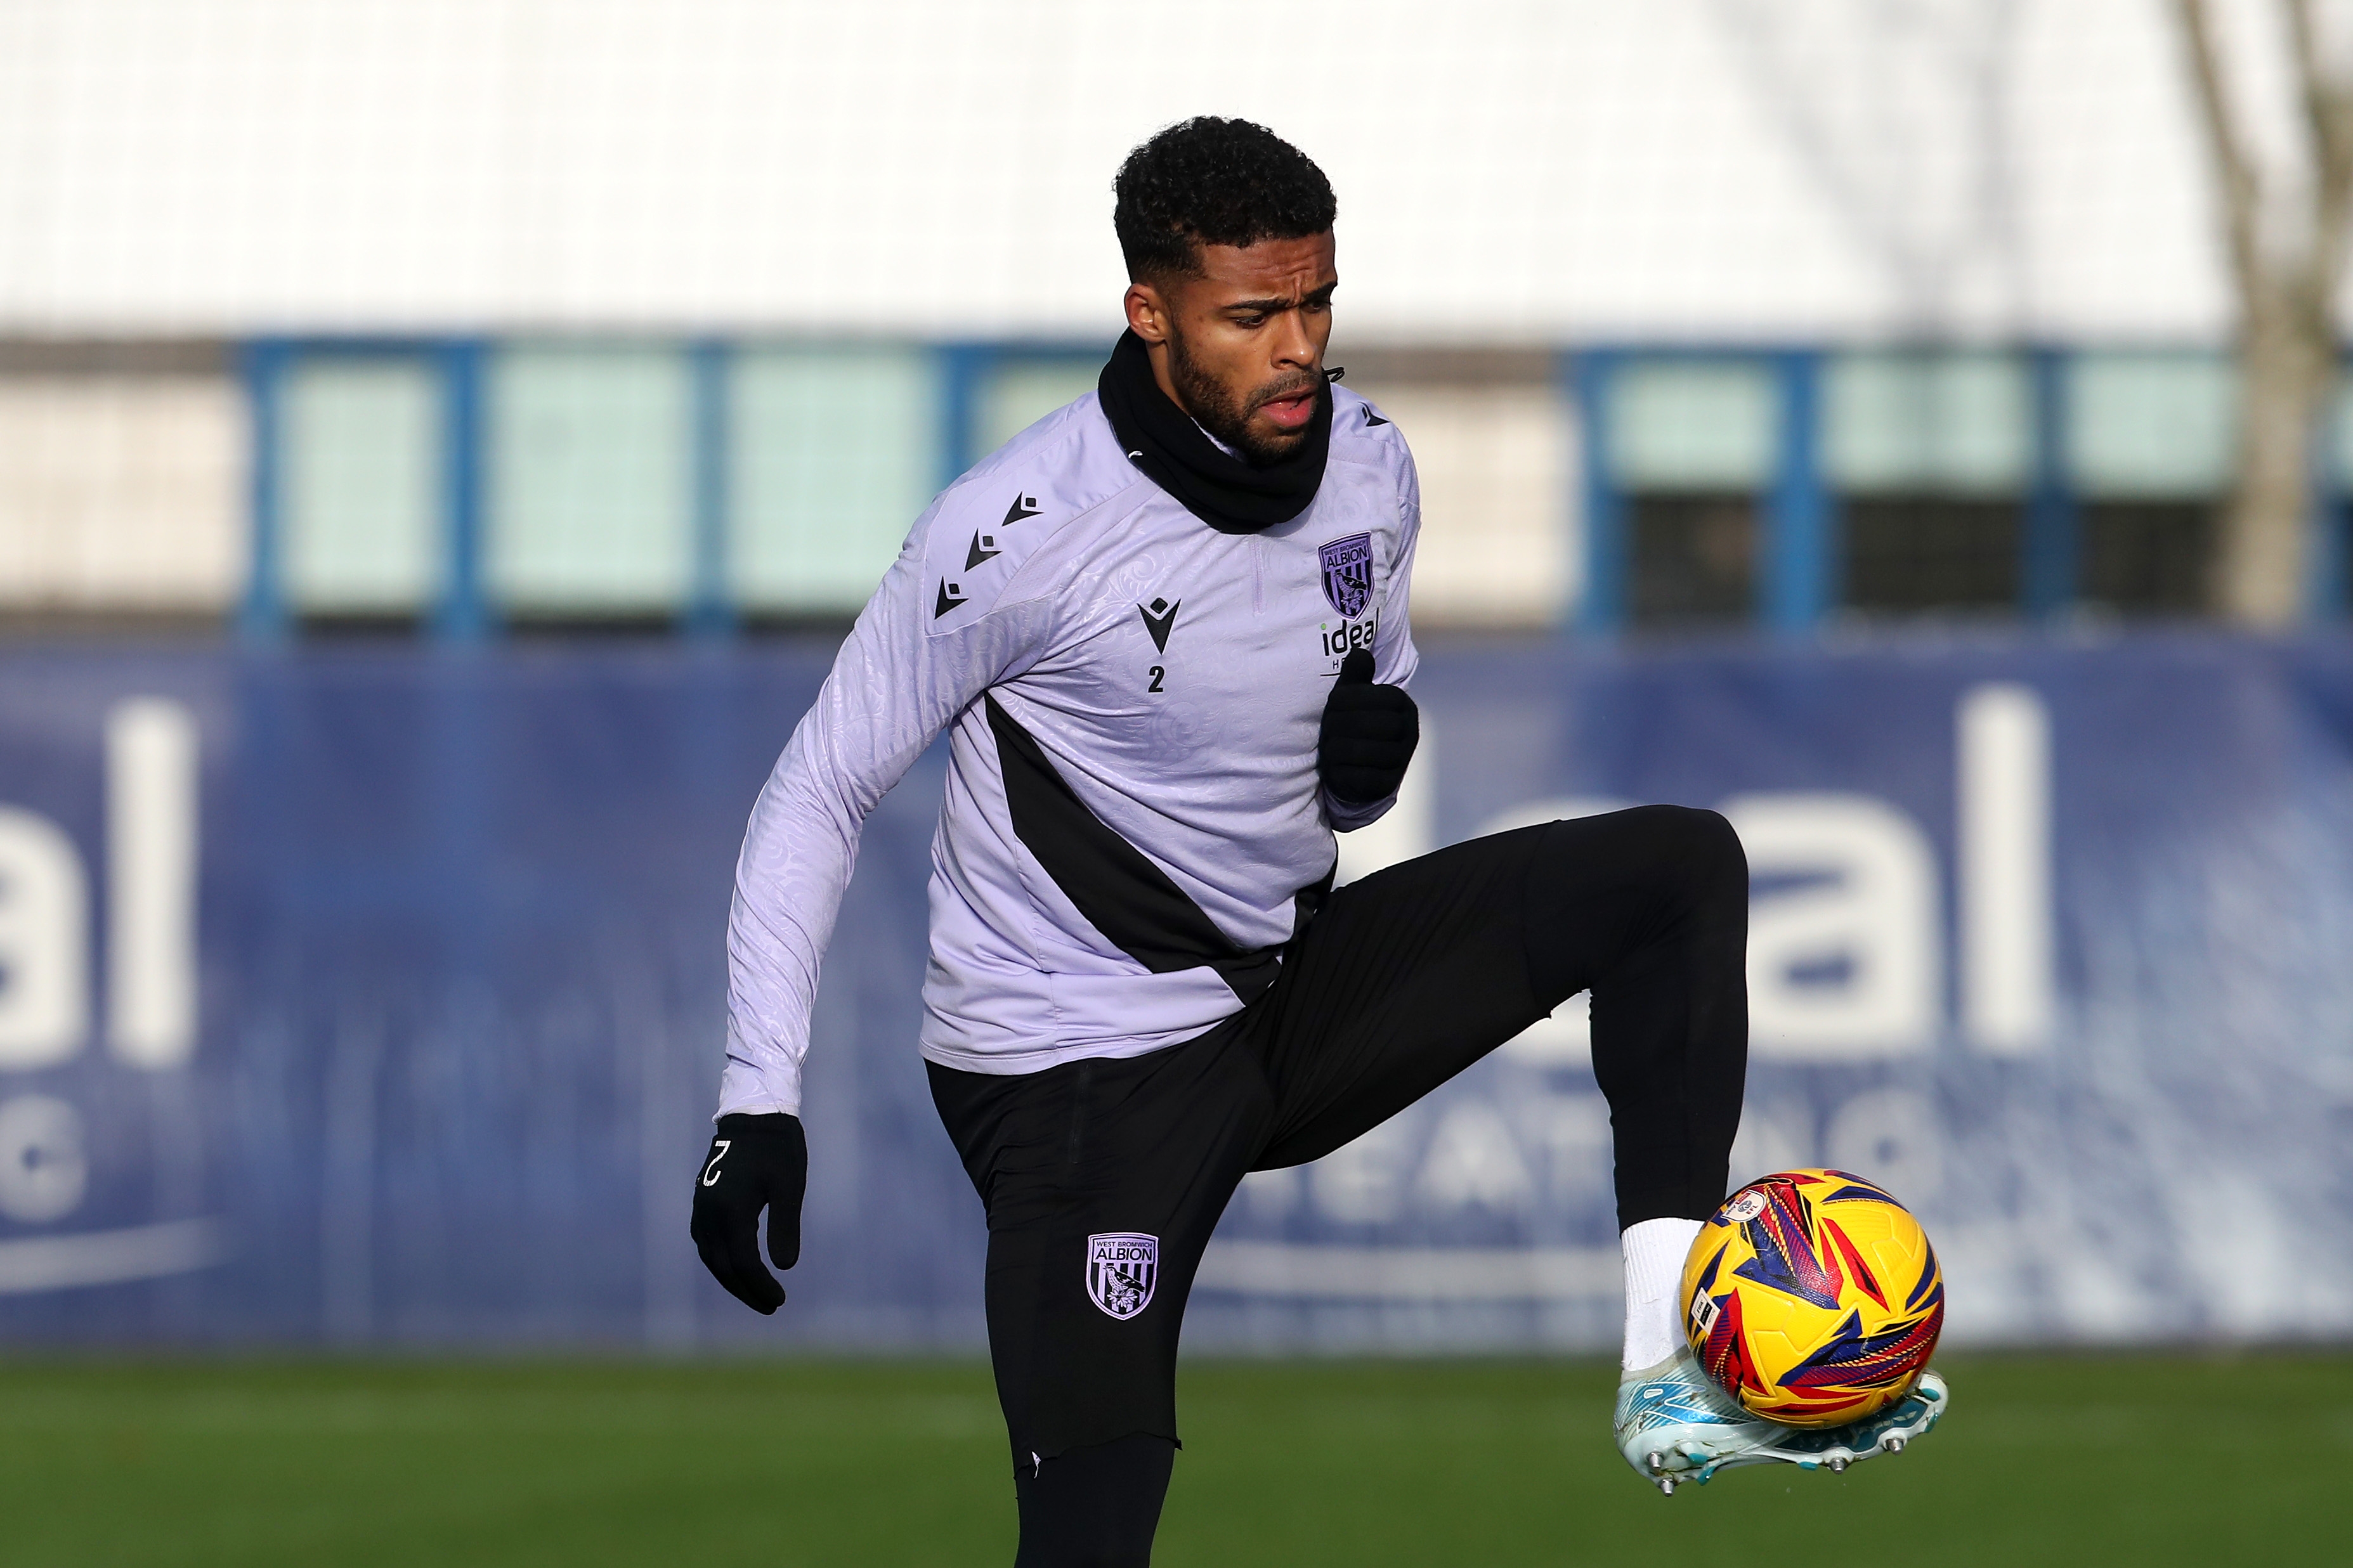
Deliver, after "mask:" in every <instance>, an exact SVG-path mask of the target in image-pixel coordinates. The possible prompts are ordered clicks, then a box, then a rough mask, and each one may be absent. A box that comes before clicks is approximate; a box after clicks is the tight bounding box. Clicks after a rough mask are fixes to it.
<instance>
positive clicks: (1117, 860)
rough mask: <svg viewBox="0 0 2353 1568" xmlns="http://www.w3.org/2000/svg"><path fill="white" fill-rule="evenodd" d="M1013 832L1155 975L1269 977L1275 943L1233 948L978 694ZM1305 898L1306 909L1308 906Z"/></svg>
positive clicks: (1243, 994)
mask: <svg viewBox="0 0 2353 1568" xmlns="http://www.w3.org/2000/svg"><path fill="white" fill-rule="evenodd" d="M982 700H983V701H984V702H986V703H987V705H988V728H989V730H990V731H991V732H992V733H993V734H995V735H996V737H997V764H998V767H999V768H1000V770H1001V771H1002V772H1003V773H1004V775H1005V804H1006V807H1007V809H1008V811H1009V812H1010V813H1011V814H1012V816H1013V831H1014V832H1015V833H1016V834H1017V835H1018V836H1019V837H1020V839H1021V842H1022V844H1023V846H1024V847H1027V848H1028V849H1029V853H1030V854H1031V855H1033V856H1035V857H1036V858H1037V860H1038V864H1039V866H1040V867H1042V868H1044V869H1045V872H1046V875H1048V876H1049V877H1051V878H1052V879H1054V885H1055V886H1056V887H1058V888H1060V889H1062V893H1063V896H1064V897H1066V898H1068V899H1069V900H1071V903H1072V904H1073V905H1075V906H1077V908H1078V911H1079V913H1081V914H1082V915H1084V916H1085V917H1086V918H1087V921H1088V922H1089V923H1090V924H1092V926H1093V927H1094V928H1095V929H1096V930H1097V931H1101V932H1103V935H1104V936H1105V937H1107V938H1109V939H1110V940H1111V942H1112V943H1113V945H1114V946H1116V947H1117V948H1118V949H1119V950H1120V951H1121V952H1124V953H1126V954H1127V955H1128V956H1129V957H1130V958H1133V959H1134V960H1135V962H1136V963H1140V964H1142V965H1144V967H1145V968H1146V969H1148V970H1150V971H1151V972H1152V973H1155V974H1171V973H1176V971H1178V970H1183V969H1199V968H1202V967H1203V966H1205V965H1206V966H1207V967H1208V968H1211V969H1214V970H1216V971H1217V972H1218V973H1219V976H1220V977H1222V978H1223V979H1224V981H1225V983H1226V984H1228V985H1229V986H1231V987H1232V988H1233V993H1234V994H1235V995H1236V996H1239V997H1240V998H1241V999H1242V1000H1243V1001H1244V1002H1251V1001H1255V1000H1257V998H1258V997H1259V995H1260V994H1261V993H1262V992H1264V991H1265V990H1266V988H1267V987H1268V986H1270V985H1271V984H1274V977H1275V975H1276V973H1278V971H1279V968H1280V956H1279V955H1280V954H1281V952H1282V949H1281V948H1280V947H1261V948H1257V949H1246V948H1241V947H1237V946H1236V945H1235V944H1234V943H1233V942H1232V941H1231V940H1230V939H1229V938H1228V937H1227V935H1226V933H1225V932H1223V931H1219V929H1218V927H1217V924H1216V922H1215V921H1211V920H1210V919H1209V917H1208V914H1207V913H1206V912H1204V911H1203V910H1202V908H1201V906H1200V905H1198V904H1197V903H1195V902H1194V901H1193V900H1191V899H1190V898H1188V897H1187V896H1186V893H1185V889H1182V888H1180V887H1178V886H1177V885H1176V883H1175V882H1173V881H1171V880H1170V879H1169V877H1168V873H1167V872H1166V871H1163V870H1162V869H1161V868H1159V867H1158V866H1156V865H1155V864H1153V862H1152V859H1151V858H1150V857H1149V856H1147V855H1145V853H1144V851H1142V850H1141V849H1138V848H1137V847H1135V846H1134V845H1133V844H1130V843H1129V842H1128V841H1127V840H1126V839H1124V838H1123V837H1120V836H1119V834H1118V832H1117V831H1116V830H1115V829H1113V827H1112V826H1110V825H1109V824H1107V823H1105V822H1104V821H1103V818H1101V817H1099V816H1096V815H1095V814H1094V813H1093V812H1092V811H1090V810H1088V809H1087V803H1086V802H1084V801H1082V800H1081V799H1080V798H1079V797H1078V795H1077V794H1076V793H1075V792H1073V791H1072V790H1071V786H1070V784H1069V782H1068V781H1067V780H1065V779H1064V778H1063V777H1062V775H1061V773H1060V772H1059V771H1057V770H1056V768H1055V766H1054V764H1053V762H1052V761H1051V760H1050V758H1049V757H1048V756H1047V755H1046V752H1045V750H1044V748H1042V747H1040V746H1039V744H1038V742H1037V740H1036V738H1035V737H1033V736H1032V735H1031V734H1030V733H1029V731H1027V730H1024V729H1023V728H1022V727H1021V726H1020V725H1019V724H1018V723H1016V722H1015V721H1014V720H1013V717H1012V715H1010V714H1008V713H1007V712H1006V711H1005V710H1004V709H1003V708H1001V707H999V706H997V699H996V698H995V697H993V696H987V695H984V696H983V698H982ZM1306 912H1307V911H1306V910H1305V909H1304V908H1303V909H1302V910H1301V913H1302V915H1303V916H1304V915H1305V913H1306Z"/></svg>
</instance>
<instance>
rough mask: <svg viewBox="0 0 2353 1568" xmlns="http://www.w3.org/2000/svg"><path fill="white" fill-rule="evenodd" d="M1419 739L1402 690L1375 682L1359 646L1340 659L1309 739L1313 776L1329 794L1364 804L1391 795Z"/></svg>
mask: <svg viewBox="0 0 2353 1568" xmlns="http://www.w3.org/2000/svg"><path fill="white" fill-rule="evenodd" d="M1420 740H1421V712H1420V710H1419V709H1417V708H1415V707H1414V705H1413V699H1412V698H1410V697H1408V696H1407V695H1406V694H1405V688H1404V687H1402V686H1381V685H1377V684H1376V683H1375V682H1374V680H1373V656H1372V655H1371V654H1369V653H1367V652H1366V651H1365V650H1364V649H1363V648H1358V649H1357V650H1356V652H1354V653H1352V654H1350V655H1349V656H1348V657H1347V658H1345V660H1343V661H1342V662H1341V665H1340V676H1339V679H1336V680H1335V681H1334V682H1333V683H1332V695H1331V696H1330V697H1329V698H1327V699H1325V700H1324V732H1323V734H1322V735H1321V736H1319V737H1318V738H1317V740H1316V742H1315V773H1316V776H1317V777H1319V778H1321V779H1322V780H1323V781H1324V789H1325V791H1326V792H1328V793H1329V794H1330V795H1331V796H1332V798H1333V799H1334V800H1336V801H1342V802H1345V804H1347V805H1372V803H1373V802H1375V801H1377V800H1387V799H1388V797H1389V796H1391V795H1395V794H1397V790H1398V784H1402V783H1404V782H1405V765H1406V764H1407V763H1409V762H1411V761H1413V749H1414V747H1415V746H1416V745H1417V744H1418V743H1419V742H1420Z"/></svg>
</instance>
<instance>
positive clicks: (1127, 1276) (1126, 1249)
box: [1087, 1230, 1160, 1321]
mask: <svg viewBox="0 0 2353 1568" xmlns="http://www.w3.org/2000/svg"><path fill="white" fill-rule="evenodd" d="M1159 1280H1160V1238H1159V1237H1156V1236H1145V1235H1144V1234H1143V1233H1141V1232H1140V1231H1133V1230H1114V1231H1109V1232H1106V1233H1105V1234H1103V1235H1101V1236H1091V1237H1087V1300H1090V1301H1092V1302H1093V1303H1094V1304H1095V1305H1096V1306H1098V1307H1100V1308H1102V1309H1103V1310H1104V1311H1105V1312H1108V1313H1110V1314H1111V1315H1112V1316H1113V1317H1114V1318H1118V1319H1121V1320H1123V1321H1124V1320H1125V1319H1128V1318H1133V1317H1134V1316H1135V1315H1136V1314H1137V1313H1138V1312H1141V1311H1142V1310H1144V1309H1145V1308H1146V1307H1149V1306H1150V1305H1152V1288H1153V1286H1154V1285H1155V1284H1157V1283H1159Z"/></svg>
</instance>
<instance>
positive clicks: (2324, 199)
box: [2287, 0, 2353, 330]
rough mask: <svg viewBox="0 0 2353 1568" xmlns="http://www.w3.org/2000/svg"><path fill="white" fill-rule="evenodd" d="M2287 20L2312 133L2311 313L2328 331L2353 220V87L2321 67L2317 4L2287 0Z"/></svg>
mask: <svg viewBox="0 0 2353 1568" xmlns="http://www.w3.org/2000/svg"><path fill="white" fill-rule="evenodd" d="M2287 19H2288V28H2289V35H2290V43H2291V46H2292V47H2293V49H2294V51H2295V72H2296V83H2297V86H2298V88H2299V89H2300V92H2301V96H2302V98H2303V100H2304V116H2305V121H2306V124H2307V125H2308V126H2309V128H2310V131H2311V135H2312V166H2313V235H2312V258H2311V276H2310V278H2309V279H2308V280H2307V284H2306V287H2307V289H2309V290H2310V291H2311V292H2312V294H2313V295H2314V298H2313V299H2312V300H2310V302H2309V304H2308V306H2307V309H2315V310H2319V311H2321V312H2322V320H2321V322H2320V323H2319V324H2320V325H2321V326H2322V328H2323V330H2326V322H2327V310H2328V304H2329V300H2330V299H2331V297H2332V296H2333V295H2334V293H2335V291H2336V289H2337V280H2338V279H2340V278H2342V277H2343V276H2344V272H2345V257H2346V246H2347V240H2348V220H2353V89H2348V83H2347V82H2345V81H2344V80H2343V79H2341V78H2340V79H2332V78H2331V77H2330V75H2329V73H2328V71H2327V68H2325V67H2324V65H2323V63H2322V60H2321V49H2320V29H2319V27H2318V26H2317V25H2316V22H2315V20H2314V17H2313V0H2288V4H2287Z"/></svg>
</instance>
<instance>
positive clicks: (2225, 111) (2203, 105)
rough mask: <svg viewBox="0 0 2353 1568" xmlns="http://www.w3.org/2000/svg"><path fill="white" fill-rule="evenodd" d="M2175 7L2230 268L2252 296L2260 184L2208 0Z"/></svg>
mask: <svg viewBox="0 0 2353 1568" xmlns="http://www.w3.org/2000/svg"><path fill="white" fill-rule="evenodd" d="M2173 9H2174V12H2175V14H2176V15H2177V16H2179V19H2180V23H2181V37H2182V40H2183V42H2184V43H2186V44H2187V45H2188V46H2189V66H2190V72H2189V74H2190V78H2191V79H2192V80H2193V81H2195V82H2196V84H2197V87H2198V106H2199V109H2200V112H2201V118H2202V119H2203V120H2204V121H2205V125H2206V141H2207V145H2208V146H2209V147H2210V148H2211V151H2212V152H2213V154H2214V164H2215V170H2216V173H2217V174H2220V175H2221V186H2222V207H2223V212H2224V214H2225V216H2227V218H2228V220H2229V237H2230V248H2231V267H2232V271H2234V272H2236V273H2237V274H2238V278H2239V289H2240V293H2241V297H2242V299H2246V300H2253V299H2254V298H2255V291H2256V290H2257V289H2260V288H2261V287H2262V285H2263V235H2262V227H2261V226H2262V221H2263V214H2262V208H2263V184H2262V181H2261V180H2260V179H2259V178H2258V176H2257V175H2256V173H2255V166H2254V163H2253V161H2252V160H2250V159H2249V158H2248V156H2247V150H2246V147H2245V144H2244V143H2243V142H2242V141H2241V140H2240V137H2239V123H2238V121H2237V119H2236V118H2235V117H2234V116H2233V115H2232V111H2231V101H2230V94H2229V91H2228V89H2225V88H2224V86H2223V84H2222V67H2221V59H2220V58H2218V57H2217V55H2216V53H2215V49H2214V34H2213V28H2212V26H2211V18H2210V16H2208V13H2207V6H2206V0H2173Z"/></svg>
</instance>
